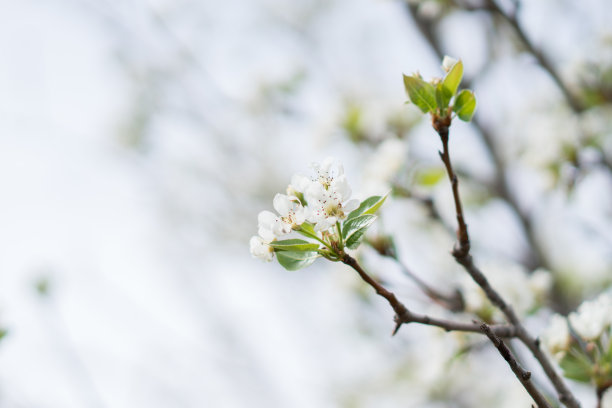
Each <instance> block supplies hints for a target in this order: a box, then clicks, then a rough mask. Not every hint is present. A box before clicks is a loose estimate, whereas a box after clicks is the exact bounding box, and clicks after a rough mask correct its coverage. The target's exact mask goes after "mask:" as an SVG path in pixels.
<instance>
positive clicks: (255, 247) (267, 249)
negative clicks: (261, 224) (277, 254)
mask: <svg viewBox="0 0 612 408" xmlns="http://www.w3.org/2000/svg"><path fill="white" fill-rule="evenodd" d="M249 244H250V247H251V255H253V257H255V258H259V259H261V260H263V261H267V262H270V261H271V260H272V259H273V258H274V249H273V248H272V247H271V246H270V245H268V242H266V241H264V239H263V238H262V237H259V236H257V235H255V236H253V237H251V240H250V241H249Z"/></svg>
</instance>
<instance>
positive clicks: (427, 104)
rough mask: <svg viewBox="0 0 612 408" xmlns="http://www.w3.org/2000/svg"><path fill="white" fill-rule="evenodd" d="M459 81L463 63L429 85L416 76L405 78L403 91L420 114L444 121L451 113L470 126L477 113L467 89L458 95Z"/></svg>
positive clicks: (461, 76)
mask: <svg viewBox="0 0 612 408" xmlns="http://www.w3.org/2000/svg"><path fill="white" fill-rule="evenodd" d="M462 78H463V63H462V62H461V61H457V63H455V64H454V65H453V66H452V67H451V68H450V69H449V70H448V72H447V73H446V75H445V76H444V78H434V79H433V80H432V81H431V82H427V81H425V80H424V79H423V78H422V77H421V76H420V75H419V74H414V75H410V76H408V75H404V87H405V88H406V93H407V94H408V98H409V99H410V102H412V103H413V104H415V105H416V106H417V107H418V108H419V109H420V110H421V112H423V113H430V114H431V115H432V116H437V117H443V118H445V117H449V116H450V115H451V113H454V114H455V115H457V116H458V117H459V119H461V120H463V121H465V122H469V121H470V120H472V116H474V112H475V110H476V98H475V97H474V92H473V91H471V90H469V89H464V90H462V91H460V92H459V93H457V91H458V89H459V84H460V83H461V79H462ZM451 102H452V103H451Z"/></svg>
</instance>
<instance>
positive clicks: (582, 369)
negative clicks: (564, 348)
mask: <svg viewBox="0 0 612 408" xmlns="http://www.w3.org/2000/svg"><path fill="white" fill-rule="evenodd" d="M559 366H560V367H561V368H562V369H563V375H564V376H565V377H567V378H570V379H572V380H575V381H580V382H585V383H588V382H590V381H591V371H592V368H591V366H590V365H589V364H586V363H585V362H584V361H582V360H580V359H578V358H576V357H575V356H573V355H571V354H566V355H565V357H563V359H561V362H559Z"/></svg>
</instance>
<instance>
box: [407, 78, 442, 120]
mask: <svg viewBox="0 0 612 408" xmlns="http://www.w3.org/2000/svg"><path fill="white" fill-rule="evenodd" d="M404 87H405V88H406V93H407V94H408V98H410V101H411V102H412V103H413V104H415V105H416V106H417V107H418V108H419V109H420V110H421V112H423V113H428V112H432V111H434V110H435V109H436V107H437V103H436V90H435V88H434V86H433V85H432V84H430V83H429V82H426V81H424V80H422V79H421V78H420V77H418V76H417V75H412V76H407V75H404Z"/></svg>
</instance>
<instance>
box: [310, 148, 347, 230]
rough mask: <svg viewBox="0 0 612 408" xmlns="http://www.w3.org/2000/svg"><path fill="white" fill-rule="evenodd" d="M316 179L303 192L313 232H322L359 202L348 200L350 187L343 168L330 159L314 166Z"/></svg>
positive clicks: (342, 217)
mask: <svg viewBox="0 0 612 408" xmlns="http://www.w3.org/2000/svg"><path fill="white" fill-rule="evenodd" d="M313 168H314V169H315V170H316V172H317V177H316V179H315V180H314V182H313V183H312V184H310V185H309V186H308V188H307V189H306V191H305V194H304V196H305V199H306V201H307V202H308V207H310V211H309V212H308V214H307V216H308V221H309V222H312V223H313V224H315V231H324V230H326V229H328V228H330V227H332V226H333V225H335V224H336V222H337V221H339V220H342V219H344V218H346V216H347V214H348V213H349V212H351V211H353V210H354V209H356V208H357V207H358V206H359V200H355V199H353V200H349V198H350V197H351V187H350V186H349V184H348V181H347V180H346V176H345V175H344V168H343V167H342V165H341V164H340V163H337V162H336V161H335V160H334V159H332V158H327V159H325V160H324V161H323V163H321V164H320V165H317V164H314V165H313Z"/></svg>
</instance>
